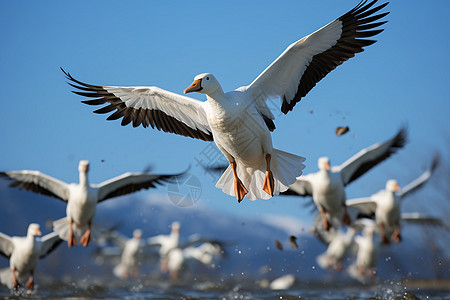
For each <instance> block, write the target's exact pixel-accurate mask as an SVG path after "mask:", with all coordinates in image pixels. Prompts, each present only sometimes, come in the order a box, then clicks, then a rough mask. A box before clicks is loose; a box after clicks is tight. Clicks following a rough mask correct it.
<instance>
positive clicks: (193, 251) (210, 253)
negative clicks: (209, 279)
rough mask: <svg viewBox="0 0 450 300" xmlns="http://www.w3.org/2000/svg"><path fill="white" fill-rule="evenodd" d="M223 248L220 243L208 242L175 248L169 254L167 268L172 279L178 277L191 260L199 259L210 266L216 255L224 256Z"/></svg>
mask: <svg viewBox="0 0 450 300" xmlns="http://www.w3.org/2000/svg"><path fill="white" fill-rule="evenodd" d="M222 253H223V249H222V246H221V245H220V244H219V243H212V242H206V243H202V244H200V245H198V246H195V247H194V246H190V247H185V248H174V249H172V250H170V251H169V253H168V255H167V270H168V271H169V276H170V278H171V279H177V278H178V275H179V272H180V271H181V270H182V268H183V266H184V265H185V264H186V262H187V261H189V260H194V259H195V260H197V261H199V262H201V263H202V264H204V265H206V266H210V265H211V264H212V262H213V259H214V258H215V257H222Z"/></svg>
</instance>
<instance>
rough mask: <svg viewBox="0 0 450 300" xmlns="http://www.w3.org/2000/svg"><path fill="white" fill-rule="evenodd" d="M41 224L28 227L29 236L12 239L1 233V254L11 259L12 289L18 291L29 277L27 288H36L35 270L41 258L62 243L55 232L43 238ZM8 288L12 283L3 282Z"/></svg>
mask: <svg viewBox="0 0 450 300" xmlns="http://www.w3.org/2000/svg"><path fill="white" fill-rule="evenodd" d="M39 235H41V231H40V227H39V224H35V223H31V224H30V225H29V226H28V231H27V236H26V237H18V236H13V237H10V236H8V235H6V234H4V233H1V232H0V254H2V255H3V256H5V257H6V258H9V265H10V269H11V274H12V287H13V288H15V289H17V288H18V287H19V284H20V283H21V282H23V281H24V280H25V278H26V277H27V276H28V275H29V278H28V281H27V283H26V288H27V289H29V290H32V289H33V288H34V270H35V268H36V265H37V262H38V260H39V259H40V258H44V257H45V256H47V255H48V254H49V253H50V252H51V251H53V250H54V249H56V247H57V246H58V245H59V244H60V243H61V242H62V240H61V239H60V238H59V237H58V234H56V233H55V232H52V233H49V234H47V235H45V236H43V237H42V238H40V237H38V236H39ZM3 283H4V284H6V285H7V286H10V285H11V282H3Z"/></svg>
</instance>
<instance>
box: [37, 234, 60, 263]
mask: <svg viewBox="0 0 450 300" xmlns="http://www.w3.org/2000/svg"><path fill="white" fill-rule="evenodd" d="M40 241H41V242H42V244H41V253H40V255H39V258H44V257H46V256H47V255H49V254H50V253H51V252H52V251H53V250H55V249H56V248H57V247H58V246H59V245H60V244H61V243H62V241H63V240H62V239H61V238H60V237H59V235H58V234H57V233H56V232H51V233H49V234H46V235H45V236H43V237H42V238H41V239H40Z"/></svg>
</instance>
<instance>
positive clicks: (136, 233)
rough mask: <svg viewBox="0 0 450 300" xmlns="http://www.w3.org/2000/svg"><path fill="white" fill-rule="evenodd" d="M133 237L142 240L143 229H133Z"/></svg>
mask: <svg viewBox="0 0 450 300" xmlns="http://www.w3.org/2000/svg"><path fill="white" fill-rule="evenodd" d="M133 238H134V239H136V240H140V239H141V238H142V230H140V229H135V230H134V231H133Z"/></svg>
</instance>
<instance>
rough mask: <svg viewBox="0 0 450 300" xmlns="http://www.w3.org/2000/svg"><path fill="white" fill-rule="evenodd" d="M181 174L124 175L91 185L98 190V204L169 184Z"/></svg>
mask: <svg viewBox="0 0 450 300" xmlns="http://www.w3.org/2000/svg"><path fill="white" fill-rule="evenodd" d="M183 174H184V173H181V174H149V173H130V172H128V173H125V174H122V175H120V176H117V177H114V178H111V179H109V180H106V181H104V182H102V183H100V184H97V185H93V187H96V188H98V202H102V201H104V200H107V199H110V198H113V197H118V196H122V195H126V194H131V193H134V192H137V191H139V190H141V189H148V188H155V187H156V185H157V184H163V183H166V182H170V181H171V180H172V179H174V178H176V177H179V176H182V175H183Z"/></svg>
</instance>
